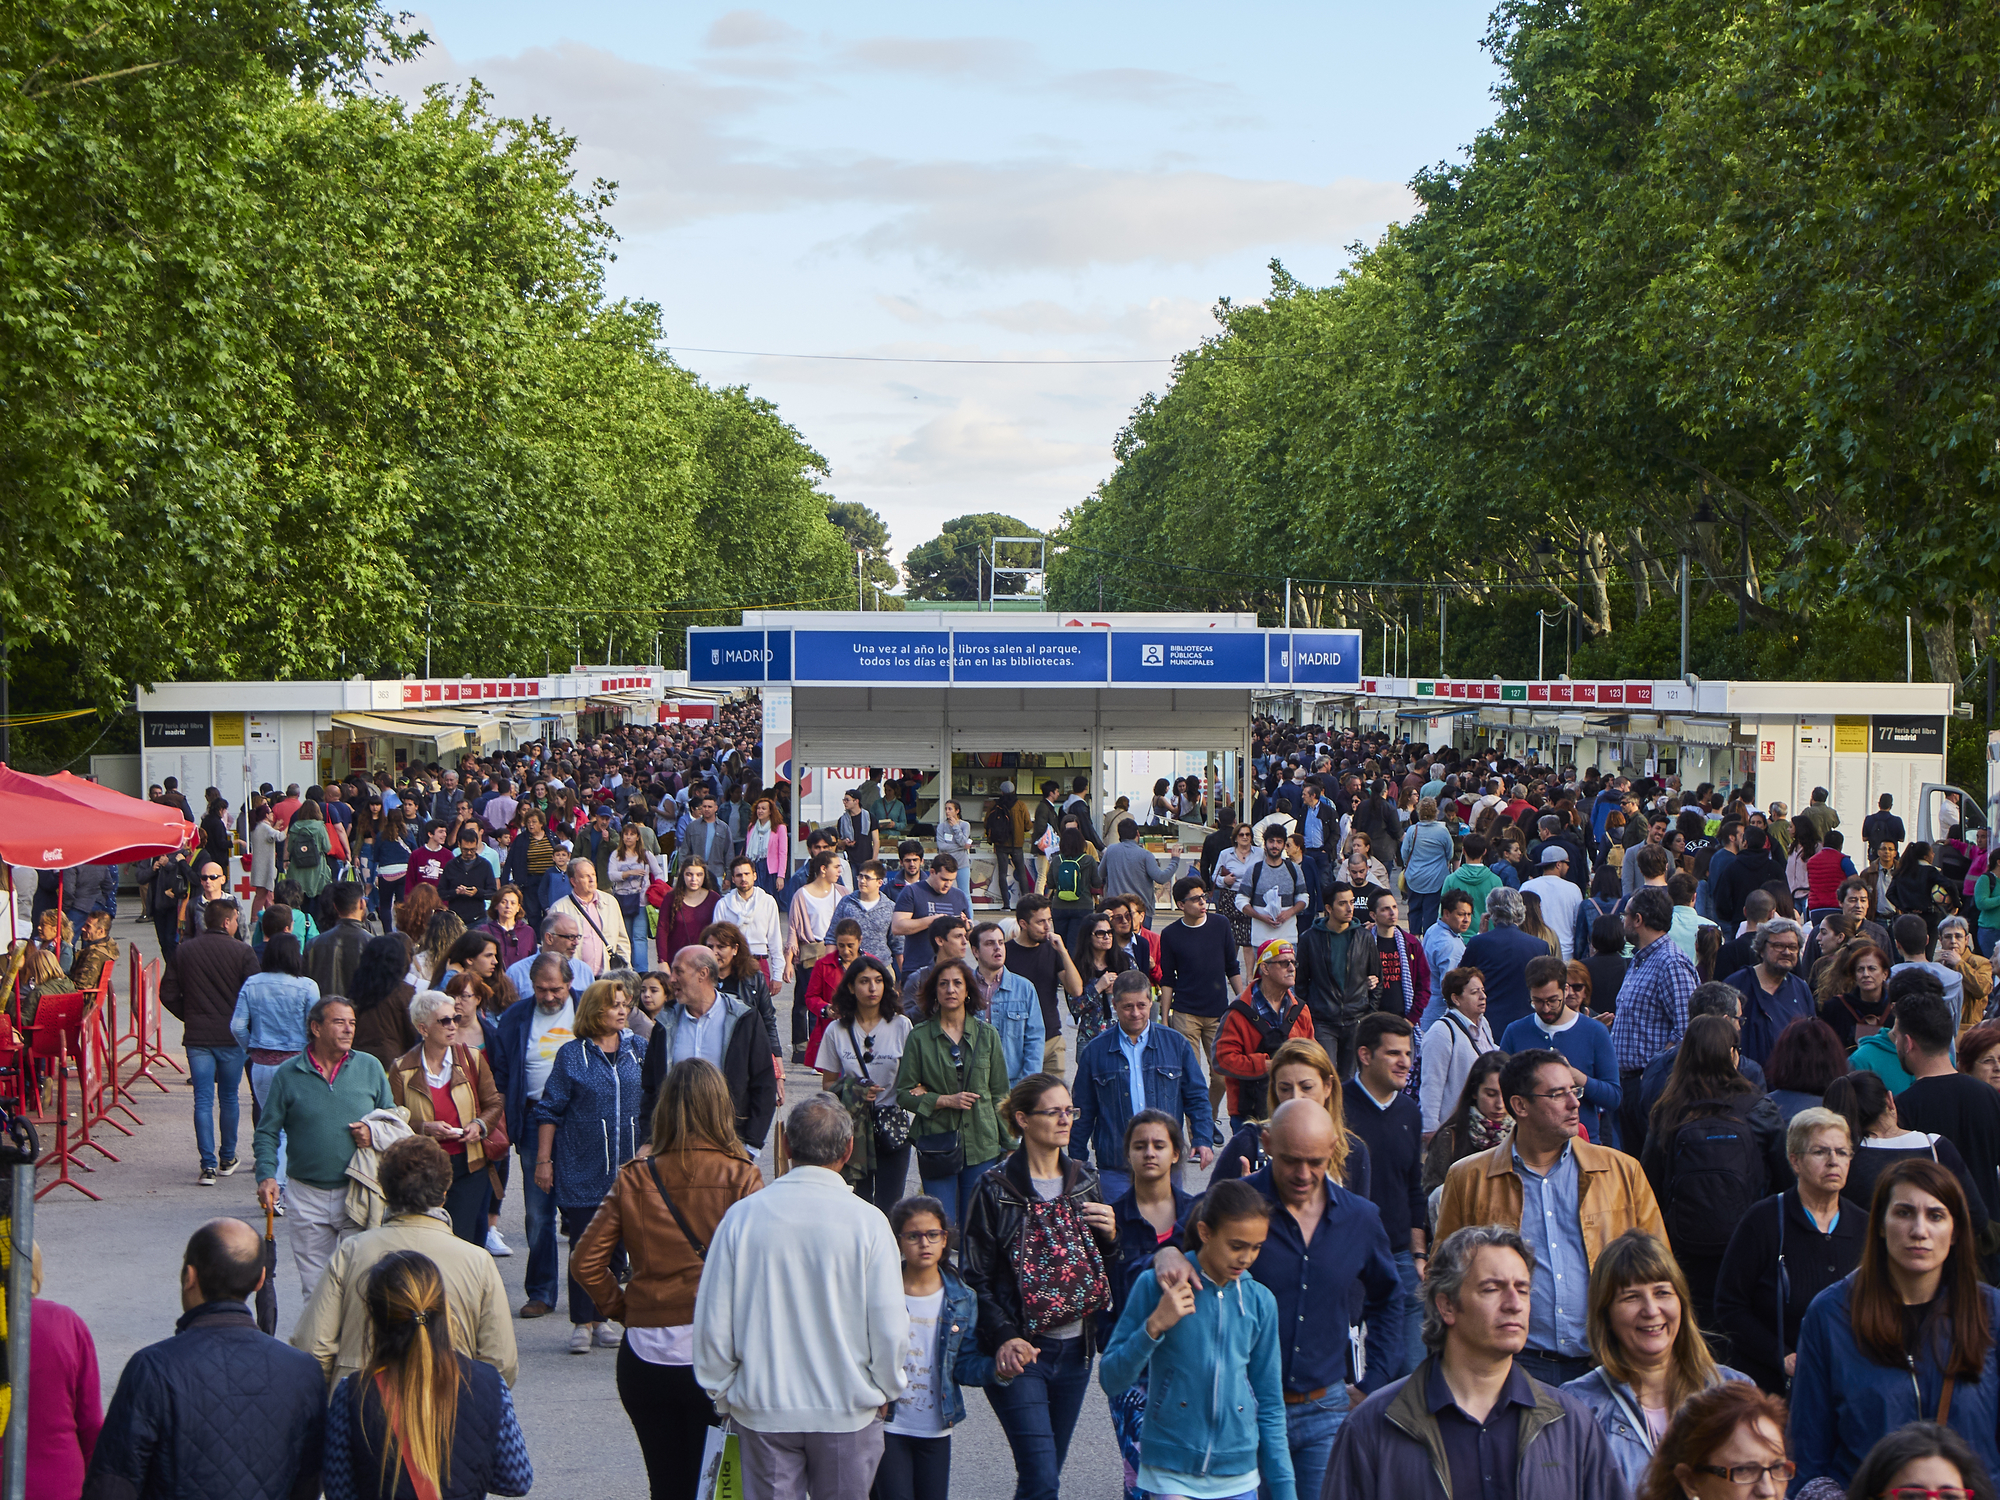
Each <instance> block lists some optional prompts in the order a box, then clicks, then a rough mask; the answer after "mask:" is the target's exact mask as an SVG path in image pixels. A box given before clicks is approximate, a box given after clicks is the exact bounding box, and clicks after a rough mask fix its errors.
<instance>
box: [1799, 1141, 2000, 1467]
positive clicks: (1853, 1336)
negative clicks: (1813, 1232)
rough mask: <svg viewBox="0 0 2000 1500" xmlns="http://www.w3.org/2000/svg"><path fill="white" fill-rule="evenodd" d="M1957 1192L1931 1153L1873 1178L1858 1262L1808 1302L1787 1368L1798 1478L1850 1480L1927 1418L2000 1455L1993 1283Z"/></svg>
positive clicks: (1983, 1452) (1997, 1458) (1989, 1461)
mask: <svg viewBox="0 0 2000 1500" xmlns="http://www.w3.org/2000/svg"><path fill="white" fill-rule="evenodd" d="M1978 1265H1979V1262H1978V1246H1977V1244H1976V1242H1975V1240H1974V1238H1973V1231H1972V1218H1971V1215H1970V1214H1969V1213H1968V1212H1967V1209H1966V1201H1965V1190H1964V1189H1963V1188H1961V1187H1960V1186H1959V1183H1958V1179H1957V1178H1956V1177H1954V1176H1953V1175H1952V1174H1951V1173H1950V1172H1949V1171H1947V1170H1946V1169H1945V1168H1944V1167H1941V1166H1939V1165H1938V1164H1937V1163H1936V1162H1934V1161H1925V1160H1922V1159H1921V1158H1919V1159H1916V1160H1911V1161H1899V1162H1897V1163H1896V1164H1895V1165H1894V1166H1892V1167H1890V1168H1889V1170H1888V1171H1886V1172H1884V1173H1883V1174H1882V1176H1881V1178H1880V1180H1879V1181H1877V1183H1876V1184H1875V1198H1874V1204H1873V1207H1872V1210H1871V1211H1870V1213H1869V1216H1868V1238H1867V1240H1866V1242H1865V1243H1864V1244H1863V1246H1862V1249H1861V1265H1860V1268H1859V1269H1857V1270H1856V1271H1855V1273H1854V1274H1853V1275H1852V1276H1849V1277H1847V1278H1846V1279H1845V1280H1843V1281H1839V1282H1836V1283H1835V1284H1834V1285H1833V1286H1831V1287H1829V1288H1827V1290H1825V1291H1824V1292H1822V1293H1820V1295H1819V1296H1818V1297H1817V1298H1815V1299H1814V1300H1813V1305H1812V1308H1811V1310H1810V1311H1808V1312H1807V1313H1806V1319H1805V1324H1804V1326H1803V1328H1802V1329H1801V1330H1800V1333H1799V1350H1798V1354H1799V1358H1798V1367H1797V1369H1796V1371H1795V1372H1794V1374H1793V1377H1792V1424H1791V1444H1792V1455H1793V1457H1795V1458H1796V1459H1797V1460H1798V1464H1799V1473H1800V1474H1801V1476H1803V1478H1804V1479H1805V1480H1807V1481H1810V1480H1814V1479H1818V1478H1820V1477H1822V1476H1824V1477H1826V1478H1829V1479H1831V1480H1833V1481H1834V1482H1835V1483H1836V1484H1841V1485H1847V1484H1851V1483H1852V1482H1853V1480H1854V1476H1855V1474H1856V1473H1857V1472H1858V1471H1859V1470H1860V1468H1861V1466H1862V1460H1863V1457H1864V1455H1866V1454H1867V1452H1868V1450H1869V1449H1870V1448H1872V1447H1874V1445H1875V1444H1876V1443H1877V1442H1879V1441H1880V1440H1881V1439H1882V1438H1884V1437H1887V1436H1888V1435H1889V1434H1890V1433H1892V1432H1894V1431H1895V1430H1896V1429H1897V1428H1899V1427H1901V1426H1903V1425H1904V1424H1906V1423H1909V1422H1936V1423H1937V1424H1938V1425H1939V1426H1941V1427H1949V1428H1951V1429H1952V1430H1953V1431H1954V1432H1956V1433H1958V1434H1959V1436H1960V1437H1962V1438H1964V1439H1965V1440H1966V1442H1967V1443H1969V1444H1971V1446H1972V1451H1973V1452H1974V1453H1975V1454H1976V1455H1977V1456H1978V1459H1979V1462H1980V1463H1981V1464H1983V1465H1984V1466H1985V1468H1986V1471H1987V1472H1988V1473H1989V1474H1990V1473H1992V1472H1993V1471H1994V1468H1995V1466H1996V1465H2000V1443H1996V1441H1995V1434H1994V1427H1995V1417H1996V1414H2000V1353H1996V1348H2000V1346H1996V1344H1995V1341H1994V1337H1993V1329H1994V1319H1995V1317H1996V1315H2000V1292H1996V1291H1995V1290H1994V1289H1993V1288H1992V1287H1990V1286H1982V1285H1981V1284H1980V1282H1979V1270H1978Z"/></svg>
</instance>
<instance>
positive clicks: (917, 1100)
mask: <svg viewBox="0 0 2000 1500" xmlns="http://www.w3.org/2000/svg"><path fill="white" fill-rule="evenodd" d="M985 1006H986V1001H985V999H984V998H983V997H982V996H981V994H980V991H979V985H978V983H977V979H976V976H975V975H974V974H973V971H972V965H970V964H968V963H967V962H965V960H964V959H946V960H945V961H944V962H943V963H941V964H937V965H936V966H934V967H933V968H932V969H931V971H930V973H929V974H927V975H926V976H925V977H924V982H923V985H922V987H921V988H920V989H919V990H918V991H917V1014H918V1015H919V1016H920V1017H921V1019H920V1020H919V1021H918V1023H917V1026H916V1029H915V1030H913V1031H912V1032H911V1033H910V1035H909V1038H908V1039H907V1040H906V1041H905V1042H904V1043H903V1062H902V1066H901V1067H900V1068H899V1069H898V1070H897V1073H896V1096H897V1098H898V1100H899V1101H900V1102H901V1104H902V1106H903V1108H904V1109H906V1110H908V1111H909V1112H910V1113H911V1114H912V1115H914V1116H915V1117H916V1118H915V1123H913V1124H912V1125H911V1126H910V1143H911V1144H912V1145H913V1146H915V1147H916V1157H917V1172H918V1175H919V1176H921V1177H922V1178H923V1183H924V1191H925V1192H927V1193H929V1194H931V1195H932V1196H933V1197H935V1198H936V1199H938V1201H939V1202H941V1203H943V1204H944V1206H945V1211H946V1212H947V1213H949V1214H950V1215H951V1216H952V1218H953V1220H954V1221H955V1222H956V1223H957V1224H958V1225H959V1227H960V1228H963V1227H964V1225H965V1206H966V1204H968V1203H969V1202H971V1200H972V1189H973V1187H974V1185H975V1184H977V1183H978V1181H979V1179H980V1178H981V1177H983V1176H985V1175H986V1173H987V1171H988V1170H989V1169H991V1168H992V1167H994V1166H996V1165H998V1164H999V1161H1000V1158H1001V1155H1002V1154H1003V1153H1004V1152H1005V1150H1006V1149H1007V1136H1006V1134H1005V1130H1004V1127H1003V1126H1002V1125H1001V1115H1000V1105H1001V1104H1002V1102H1003V1101H1004V1100H1005V1099H1006V1097H1007V1061H1006V1058H1005V1056H1004V1055H1003V1054H1002V1052H1001V1047H1000V1033H999V1032H997V1031H995V1030H994V1029H993V1028H992V1027H991V1026H989V1025H987V1024H986V1022H984V1021H982V1020H980V1019H979V1017H978V1015H977V1014H976V1012H977V1011H980V1010H983V1009H985Z"/></svg>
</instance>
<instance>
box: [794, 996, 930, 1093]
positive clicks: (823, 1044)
mask: <svg viewBox="0 0 2000 1500" xmlns="http://www.w3.org/2000/svg"><path fill="white" fill-rule="evenodd" d="M911 1030H912V1026H911V1022H910V1018H909V1017H908V1016H906V1015H903V1014H902V1013H900V1012H898V1013H897V1014H896V1015H893V1016H885V1017H883V1018H881V1019H879V1020H877V1021H876V1023H875V1029H874V1030H873V1031H869V1030H866V1029H865V1028H863V1026H862V1025H861V1023H860V1022H858V1021H857V1022H855V1023H854V1036H855V1040H857V1041H859V1042H860V1043H861V1054H860V1056H857V1055H856V1054H855V1051H854V1043H853V1042H851V1041H849V1040H848V1037H847V1023H845V1022H842V1021H833V1022H830V1023H828V1025H827V1028H826V1032H825V1034H824V1035H823V1036H821V1037H820V1039H819V1055H818V1056H816V1057H815V1058H814V1059H813V1066H814V1067H816V1068H818V1069H819V1070H820V1071H821V1072H822V1073H840V1074H843V1075H844V1076H846V1077H848V1078H854V1077H857V1076H859V1075H860V1074H861V1073H862V1072H863V1071H864V1068H863V1059H864V1058H866V1059H867V1060H868V1061H867V1063H866V1072H867V1074H868V1081H869V1082H870V1083H873V1084H874V1085H876V1086H877V1087H878V1088H881V1089H885V1090H893V1089H894V1088H895V1087H896V1069H897V1066H898V1065H899V1064H900V1063H901V1062H902V1060H903V1044H904V1043H905V1042H906V1041H907V1040H908V1039H909V1035H910V1032H911ZM871 1041H872V1042H873V1043H874V1046H872V1047H871V1046H869V1043H870V1042H871Z"/></svg>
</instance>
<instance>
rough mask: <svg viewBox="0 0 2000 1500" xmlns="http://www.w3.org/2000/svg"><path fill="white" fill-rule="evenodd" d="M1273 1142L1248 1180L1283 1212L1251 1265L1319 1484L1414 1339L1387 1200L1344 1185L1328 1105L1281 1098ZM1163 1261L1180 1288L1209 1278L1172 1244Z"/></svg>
mask: <svg viewBox="0 0 2000 1500" xmlns="http://www.w3.org/2000/svg"><path fill="white" fill-rule="evenodd" d="M1264 1149H1265V1151H1266V1152H1267V1153H1268V1154H1269V1156H1270V1158H1271V1164H1270V1165H1269V1166H1268V1167H1266V1168H1264V1170H1263V1171H1261V1172H1256V1173H1253V1174H1251V1176H1250V1177H1249V1178H1247V1179H1246V1180H1247V1181H1248V1182H1249V1184H1250V1185H1251V1186H1252V1187H1254V1188H1256V1189H1257V1191H1258V1192H1260V1193H1262V1194H1263V1195H1264V1196H1265V1198H1266V1199H1268V1200H1269V1201H1270V1202H1271V1204H1272V1206H1273V1208H1274V1209H1275V1210H1276V1212H1274V1213H1273V1214H1272V1215H1271V1234H1270V1238H1268V1239H1267V1240H1265V1241H1264V1249H1263V1251H1262V1252H1261V1253H1260V1254H1259V1255H1258V1257H1257V1260H1256V1263H1255V1264H1254V1265H1252V1266H1251V1268H1250V1274H1251V1275H1252V1276H1254V1277H1256V1278H1257V1280H1259V1281H1261V1282H1263V1283H1264V1285H1265V1286H1266V1287H1267V1288H1268V1289H1269V1290H1270V1293H1271V1295H1272V1297H1274V1298H1275V1299H1276V1300H1277V1304H1278V1327H1279V1329H1280V1330H1282V1331H1283V1333H1282V1337H1281V1340H1280V1343H1279V1350H1278V1353H1279V1363H1280V1366H1281V1373H1282V1375H1283V1386H1284V1391H1285V1426H1286V1429H1287V1434H1288V1436H1289V1438H1290V1446H1291V1450H1292V1471H1293V1473H1294V1474H1295V1475H1296V1476H1297V1480H1298V1491H1299V1494H1301V1495H1317V1494H1318V1493H1319V1491H1320V1481H1321V1479H1322V1478H1323V1477H1324V1475H1325V1473H1326V1465H1327V1458H1328V1456H1329V1455H1330V1454H1331V1453H1332V1451H1333V1440H1334V1438H1335V1436H1336V1435H1338V1433H1339V1432H1340V1426H1341V1423H1343V1422H1344V1421H1346V1420H1347V1413H1348V1410H1349V1408H1350V1407H1351V1406H1353V1405H1358V1404H1359V1403H1360V1401H1361V1400H1362V1398H1363V1395H1364V1394H1366V1393H1372V1392H1374V1391H1377V1390H1379V1389H1381V1388H1382V1387H1383V1386H1384V1385H1386V1384H1388V1383H1389V1380H1390V1377H1391V1374H1392V1372H1393V1369H1394V1361H1395V1358H1396V1354H1397V1351H1399V1350H1400V1349H1401V1348H1402V1341H1403V1301H1404V1299H1403V1283H1402V1279H1401V1278H1400V1277H1399V1276H1398V1275H1397V1272H1396V1258H1395V1257H1394V1256H1393V1255H1391V1254H1390V1253H1389V1236H1388V1233H1387V1231H1385V1230H1384V1229H1383V1227H1382V1211H1381V1210H1380V1209H1378V1208H1377V1207H1376V1206H1375V1205H1374V1204H1373V1203H1371V1202H1369V1201H1368V1199H1366V1198H1364V1197H1362V1196H1360V1195H1359V1194H1358V1193H1350V1192H1349V1191H1348V1190H1347V1189H1346V1188H1344V1187H1342V1186H1341V1185H1340V1182H1339V1177H1340V1173H1341V1169H1342V1168H1343V1167H1344V1166H1345V1165H1346V1159H1347V1151H1346V1140H1345V1138H1344V1137H1342V1136H1339V1135H1337V1134H1336V1132H1335V1130H1334V1124H1333V1117H1332V1116H1331V1115H1330V1114H1328V1113H1327V1108H1326V1106H1325V1105H1324V1104H1322V1103H1320V1102H1319V1101H1318V1100H1315V1099H1288V1100H1287V1101H1285V1103H1283V1104H1280V1105H1279V1106H1278V1108H1277V1111H1276V1112H1275V1113H1274V1114H1273V1115H1272V1116H1271V1124H1270V1127H1269V1128H1268V1129H1267V1130H1266V1131H1265V1132H1264ZM1153 1270H1154V1272H1155V1274H1156V1275H1157V1276H1158V1277H1159V1280H1160V1284H1161V1285H1162V1286H1165V1287H1167V1288H1169V1289H1171V1288H1172V1287H1174V1286H1177V1285H1179V1284H1180V1283H1181V1282H1182V1281H1184V1280H1189V1279H1193V1280H1197V1281H1198V1280H1199V1279H1200V1272H1199V1270H1198V1269H1197V1268H1196V1267H1195V1265H1194V1263H1193V1262H1192V1261H1190V1260H1188V1259H1187V1258H1186V1257H1185V1256H1183V1255H1181V1254H1180V1252H1179V1251H1177V1250H1162V1251H1161V1252H1160V1253H1159V1255H1158V1257H1157V1258H1156V1259H1155V1260H1154V1262H1153ZM1357 1287H1359V1288H1360V1291H1361V1294H1362V1298H1363V1303H1364V1306H1365V1308H1366V1311H1365V1313H1364V1314H1363V1316H1364V1317H1365V1318H1366V1320H1367V1323H1368V1374H1367V1377H1366V1378H1365V1379H1364V1380H1363V1381H1362V1382H1361V1385H1360V1386H1358V1387H1357V1386H1354V1385H1352V1384H1351V1383H1350V1382H1349V1378H1348V1377H1349V1376H1350V1375H1351V1374H1352V1369H1351V1357H1350V1344H1349V1341H1348V1334H1347V1324H1348V1308H1349V1306H1350V1305H1351V1302H1352V1298H1353V1294H1354V1291H1355V1289H1356V1288H1357Z"/></svg>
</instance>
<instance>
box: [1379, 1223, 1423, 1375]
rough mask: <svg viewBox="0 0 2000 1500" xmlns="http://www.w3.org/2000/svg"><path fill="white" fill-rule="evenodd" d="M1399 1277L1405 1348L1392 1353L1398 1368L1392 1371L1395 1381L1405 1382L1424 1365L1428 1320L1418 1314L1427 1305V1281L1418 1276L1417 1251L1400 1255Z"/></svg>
mask: <svg viewBox="0 0 2000 1500" xmlns="http://www.w3.org/2000/svg"><path fill="white" fill-rule="evenodd" d="M1396 1275H1397V1276H1398V1277H1399V1278H1401V1280H1402V1283H1403V1347H1402V1348H1401V1349H1400V1350H1391V1351H1390V1359H1391V1362H1392V1363H1393V1364H1394V1365H1395V1368H1394V1369H1392V1370H1390V1371H1389V1378H1390V1379H1391V1380H1400V1379H1402V1378H1403V1377H1404V1376H1405V1375H1408V1374H1410V1373H1411V1372H1412V1371H1414V1370H1415V1369H1416V1368H1417V1366H1418V1365H1420V1364H1422V1363H1423V1362H1424V1320H1423V1316H1422V1314H1421V1313H1420V1312H1419V1311H1418V1309H1419V1308H1420V1307H1421V1306H1422V1304H1423V1292H1422V1286H1423V1278H1422V1277H1421V1276H1419V1275H1418V1274H1417V1257H1416V1253H1415V1252H1414V1251H1411V1250H1398V1251H1397V1252H1396ZM1370 1373H1373V1372H1370Z"/></svg>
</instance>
